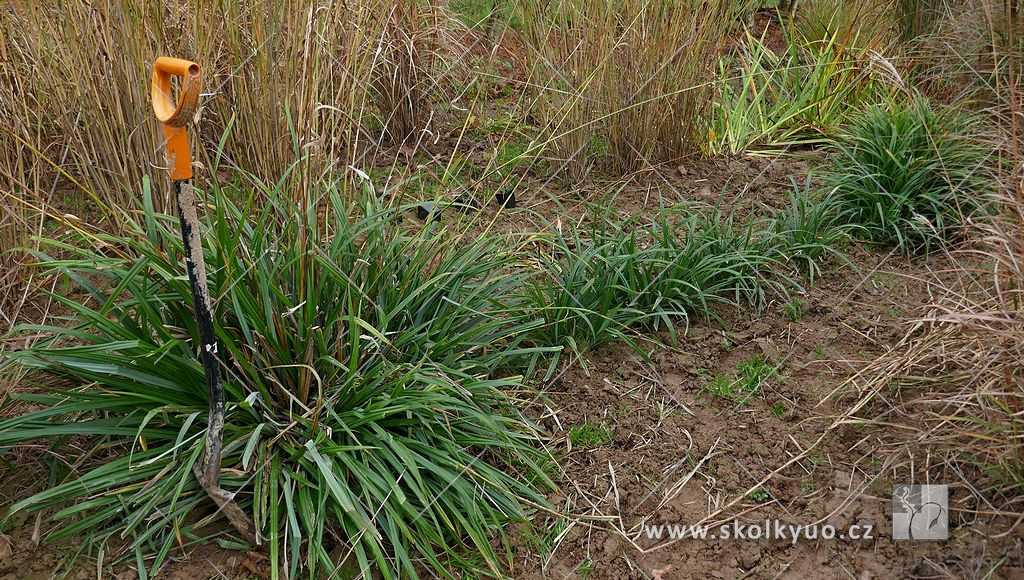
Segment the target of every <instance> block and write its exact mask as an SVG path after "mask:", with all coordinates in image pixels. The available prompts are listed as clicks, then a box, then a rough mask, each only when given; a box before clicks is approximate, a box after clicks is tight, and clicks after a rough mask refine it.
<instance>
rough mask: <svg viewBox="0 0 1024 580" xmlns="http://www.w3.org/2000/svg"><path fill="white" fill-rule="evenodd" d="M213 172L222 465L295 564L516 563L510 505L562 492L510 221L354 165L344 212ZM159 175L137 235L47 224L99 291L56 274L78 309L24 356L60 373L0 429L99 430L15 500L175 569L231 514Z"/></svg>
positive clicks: (287, 562) (79, 273)
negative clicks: (451, 213)
mask: <svg viewBox="0 0 1024 580" xmlns="http://www.w3.org/2000/svg"><path fill="white" fill-rule="evenodd" d="M254 195H258V194H254ZM209 196H210V197H209V201H210V207H209V208H208V213H207V218H206V222H205V227H204V229H205V233H206V235H204V236H203V241H204V246H205V252H206V256H207V270H208V273H209V279H210V289H211V296H212V298H213V303H214V325H215V331H216V334H217V337H218V338H219V350H218V352H217V356H218V358H219V361H220V363H221V365H222V371H223V375H224V377H225V390H226V396H227V405H226V427H225V432H224V457H223V466H224V470H223V476H222V481H221V485H222V487H224V488H225V489H227V490H229V491H231V492H233V493H235V494H236V495H235V501H236V502H237V503H238V505H240V506H241V507H242V508H243V509H244V510H246V513H247V514H248V515H249V516H250V517H251V518H252V521H253V523H254V526H255V528H256V529H257V530H258V531H259V537H260V541H261V543H262V544H263V545H264V546H265V549H266V550H267V552H268V554H269V558H270V568H271V571H272V573H273V574H274V575H275V576H277V575H283V576H287V577H295V576H296V575H297V574H298V573H299V571H300V570H304V571H305V572H303V573H304V574H305V573H308V574H312V575H317V574H322V575H333V574H335V573H337V571H338V570H339V569H341V568H344V569H345V570H349V571H353V573H354V574H355V573H359V572H361V573H362V574H364V575H371V574H372V575H380V576H382V577H386V578H394V577H411V576H416V575H417V573H418V571H422V570H423V569H429V570H434V571H435V572H436V573H438V574H441V575H447V574H449V573H450V572H449V571H450V570H452V569H459V568H473V569H476V568H479V567H480V566H483V567H485V568H486V569H488V570H489V571H490V573H493V574H496V575H500V573H501V572H500V570H502V569H503V555H502V548H501V546H502V545H504V535H503V533H502V530H503V529H504V526H505V524H506V523H507V522H508V521H509V520H510V519H522V518H524V517H525V516H526V515H527V512H528V511H529V510H531V509H532V508H534V507H541V506H544V505H546V504H545V501H544V499H543V497H542V496H541V495H540V494H539V493H538V492H537V491H535V490H534V489H533V488H532V487H531V486H530V485H528V484H527V483H525V482H526V481H533V482H536V483H537V484H539V485H542V486H543V485H548V484H550V480H549V479H548V478H547V477H546V476H545V475H544V473H543V471H542V470H541V469H539V468H538V461H540V460H542V459H543V458H544V457H545V456H544V454H543V453H541V452H539V451H538V450H537V447H535V444H536V443H537V438H538V432H537V430H536V427H535V426H534V425H533V424H531V423H530V422H529V421H527V420H526V419H524V418H523V417H522V415H521V414H519V413H518V412H517V411H516V410H515V409H514V408H513V407H512V405H511V403H510V400H509V398H508V396H507V395H506V392H508V391H517V390H522V389H523V388H524V387H523V384H522V383H521V377H517V376H509V373H508V371H507V369H510V368H515V366H516V365H517V364H518V362H517V361H518V359H519V358H520V357H525V356H528V355H530V354H531V352H530V350H529V349H526V348H522V347H521V344H520V343H521V341H522V336H523V335H524V334H525V333H526V332H527V331H529V330H530V328H531V323H529V322H527V321H526V319H525V317H524V316H523V315H521V314H520V312H521V309H518V308H515V307H512V306H511V305H510V304H509V302H508V300H509V297H510V296H512V295H513V291H514V290H515V289H517V288H518V287H519V286H520V285H521V283H522V279H521V278H522V277H521V275H519V274H515V273H510V270H509V269H508V268H506V266H507V264H508V260H509V253H508V252H509V251H508V249H507V248H506V247H505V244H503V243H501V241H500V240H498V239H496V238H490V237H481V238H478V239H476V240H475V241H465V240H461V241H458V242H456V241H452V242H444V241H441V240H438V239H435V238H432V237H430V236H428V235H427V234H425V233H423V232H418V231H411V230H408V229H407V228H406V229H403V227H402V226H400V225H399V220H398V219H397V216H398V213H397V210H381V209H378V208H377V207H376V205H375V202H370V201H362V202H360V203H359V204H357V205H352V204H347V203H345V202H344V201H343V200H342V199H341V195H340V194H339V192H338V191H337V189H333V188H330V189H328V191H327V192H326V199H327V200H328V201H330V205H329V207H330V208H332V209H330V210H328V211H327V213H326V214H324V213H323V211H324V210H323V209H322V206H321V208H320V209H319V210H318V209H317V208H316V207H314V206H309V207H298V206H296V205H294V204H293V203H292V202H291V201H287V200H286V199H285V196H282V195H280V193H279V192H269V193H268V194H267V197H266V199H263V200H260V204H258V206H259V207H262V209H259V210H255V209H253V207H256V206H257V204H254V203H253V202H254V199H252V198H249V199H242V200H240V201H238V202H237V203H236V202H234V201H232V199H231V197H230V196H228V195H226V194H225V192H224V191H223V190H221V189H220V188H218V187H216V185H214V186H213V189H212V191H210V193H209ZM368 198H370V199H372V196H368ZM143 199H144V200H145V203H144V204H143V206H142V207H140V208H139V209H138V217H139V223H138V225H135V226H133V227H132V229H131V230H130V231H128V232H126V233H125V234H123V235H114V234H97V235H95V236H94V237H92V236H91V237H89V238H88V239H85V238H80V237H76V236H73V237H72V239H70V240H42V242H41V248H42V249H41V250H40V251H39V252H38V254H37V255H38V259H39V262H40V264H41V266H42V267H44V268H46V269H47V270H49V271H51V272H53V273H55V274H60V275H63V276H67V277H68V278H70V280H72V281H73V282H74V284H75V285H76V286H77V287H78V288H79V289H81V290H82V291H83V292H84V296H83V297H80V298H75V299H71V298H67V297H64V296H60V295H54V296H53V300H55V301H57V302H59V303H60V304H61V305H62V306H63V308H65V309H66V310H67V312H68V313H69V316H68V319H67V320H65V321H63V322H62V323H60V324H56V325H54V326H47V327H45V328H38V327H34V326H33V327H22V328H21V330H23V331H29V330H31V331H32V332H38V331H40V330H42V331H45V332H48V333H51V335H52V338H51V339H49V340H46V341H43V342H40V343H38V345H37V346H35V347H34V348H29V349H27V350H22V351H17V352H12V353H10V355H9V358H8V360H7V361H5V363H4V366H6V365H20V366H21V367H23V368H24V369H26V370H28V371H29V372H30V373H31V377H33V378H34V379H35V382H36V383H37V384H38V386H39V387H41V389H40V390H39V391H35V392H25V393H21V394H18V395H16V396H17V397H19V398H22V399H25V400H27V401H29V402H31V403H32V405H31V408H32V409H35V410H30V411H28V412H25V413H24V414H22V415H20V416H16V417H12V418H9V419H7V420H4V421H3V422H0V448H2V447H6V446H11V445H19V444H22V443H25V442H29V441H38V440H43V441H49V442H50V443H51V444H52V445H53V448H54V450H59V449H60V448H61V447H62V446H64V445H66V444H67V442H68V441H67V437H68V436H69V435H72V434H73V435H75V437H76V439H77V440H79V441H81V440H83V438H84V441H86V442H87V443H86V445H85V448H86V449H88V450H89V451H88V452H87V453H86V456H85V457H82V458H81V459H80V460H79V461H77V462H76V464H75V465H76V467H75V469H74V470H73V472H72V473H71V474H70V475H69V476H68V477H67V479H65V480H63V481H59V482H57V483H56V484H55V485H52V486H49V487H47V488H46V489H43V490H42V491H39V492H38V493H36V494H34V495H32V496H31V497H28V498H25V499H22V500H21V501H19V502H17V503H16V504H15V505H14V506H13V508H12V510H13V511H20V510H29V511H33V512H42V511H46V510H53V511H52V516H51V519H52V520H53V521H54V522H56V525H57V527H56V531H55V532H54V533H52V534H51V538H61V537H67V536H72V535H75V534H79V535H80V537H81V539H82V540H84V541H85V542H86V543H87V544H88V545H91V546H97V545H104V546H105V549H106V550H107V552H106V553H107V555H108V557H109V556H110V555H111V554H112V553H113V552H114V551H115V550H118V549H122V550H124V551H122V552H118V554H119V555H121V556H128V555H132V554H134V555H135V556H136V557H137V561H138V562H139V563H140V565H142V566H144V567H145V568H148V569H149V571H150V573H156V572H157V571H159V570H160V568H161V566H163V565H164V564H165V563H166V561H167V556H168V553H169V551H170V550H171V549H172V548H174V547H175V546H177V545H179V544H180V543H193V542H198V541H208V540H210V539H215V538H217V537H218V536H219V535H221V534H227V533H229V532H226V531H218V530H223V528H224V526H220V527H211V526H208V525H207V524H212V523H216V522H217V520H218V519H220V518H221V515H220V514H219V513H217V512H215V511H214V510H213V509H212V507H213V506H212V505H211V503H210V502H209V500H208V498H207V497H206V495H205V494H204V493H203V492H202V490H201V489H200V487H199V485H198V484H197V482H196V480H195V477H194V475H193V473H192V469H193V466H195V465H196V462H197V461H199V459H200V456H201V451H202V447H203V440H204V437H205V431H206V425H205V423H206V408H207V396H206V386H205V382H204V378H203V369H202V367H201V366H200V364H199V362H198V360H197V356H196V355H197V352H196V350H197V344H198V331H197V328H196V322H195V319H194V317H193V313H192V297H191V290H190V287H189V283H188V281H187V279H186V277H185V275H184V269H183V265H182V260H183V251H182V244H181V241H180V239H179V237H178V229H177V228H178V224H177V221H176V219H173V218H171V217H169V216H166V215H162V214H160V213H158V212H156V211H154V209H153V204H152V196H151V192H150V191H149V189H148V188H147V189H146V190H145V195H144V196H143ZM235 199H237V194H235ZM360 199H363V198H360ZM48 252H52V253H48ZM57 253H59V254H60V255H61V257H60V258H57V257H55V256H56V255H57ZM499 368H500V369H506V370H504V371H501V372H498V369H499ZM121 537H124V538H127V539H128V541H127V544H121V543H120V542H108V540H113V539H115V538H121ZM122 546H123V547H122ZM119 547H120V548H119Z"/></svg>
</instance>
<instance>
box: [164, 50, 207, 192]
mask: <svg viewBox="0 0 1024 580" xmlns="http://www.w3.org/2000/svg"><path fill="white" fill-rule="evenodd" d="M201 73H202V70H201V69H200V68H199V65H198V64H196V63H194V62H191V61H187V60H182V59H180V58H171V57H169V56H161V57H160V58H158V59H156V64H154V65H153V82H152V88H153V91H152V95H153V112H154V113H155V114H156V118H157V120H158V121H160V122H161V123H162V124H163V126H164V152H165V154H166V156H167V166H168V168H169V170H170V172H171V179H172V180H174V181H181V180H184V179H191V178H192V156H191V153H190V152H189V147H188V136H187V135H186V134H185V125H187V124H188V122H189V121H191V120H192V117H193V115H195V112H196V107H197V106H198V105H199V88H200V86H201V76H200V75H201ZM171 76H180V77H182V85H181V94H180V95H179V96H178V102H177V103H175V102H174V101H173V100H171Z"/></svg>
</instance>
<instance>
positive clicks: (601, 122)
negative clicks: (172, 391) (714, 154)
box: [521, 0, 744, 177]
mask: <svg viewBox="0 0 1024 580" xmlns="http://www.w3.org/2000/svg"><path fill="white" fill-rule="evenodd" d="M743 4H744V3H743V2H737V1H733V0H712V1H710V2H705V1H698V0H683V1H680V2H658V1H652V0H625V1H612V0H599V1H597V2H590V1H583V0H555V1H553V2H542V1H538V0H528V1H525V2H523V3H522V11H523V14H522V17H521V20H522V22H523V23H524V25H525V30H524V36H525V39H526V41H527V45H528V46H527V52H528V55H527V56H528V60H529V62H530V65H531V80H532V82H533V83H535V84H536V86H537V87H538V89H539V90H538V95H537V98H536V101H535V102H534V112H535V115H537V117H538V118H539V119H540V121H541V124H542V126H543V129H544V131H545V133H546V135H547V139H548V144H549V145H550V147H551V150H552V151H553V152H554V154H555V155H556V156H558V157H560V158H562V159H566V160H569V159H571V160H572V161H570V162H569V163H568V164H567V165H566V171H567V173H568V175H569V176H570V177H579V176H582V175H583V174H585V173H586V171H587V169H588V168H589V164H590V163H591V162H592V159H593V158H594V157H595V154H596V155H600V154H601V153H602V152H603V150H604V149H607V150H608V152H609V153H610V154H611V160H612V161H613V164H614V167H615V169H617V170H618V171H622V172H626V171H633V170H636V169H639V168H641V167H643V166H644V165H645V164H646V163H648V162H650V163H656V162H660V161H665V160H670V159H676V158H680V157H684V156H687V155H691V154H695V153H697V152H698V150H699V147H698V143H697V132H698V131H697V126H698V124H699V121H700V118H701V117H702V116H703V114H704V112H705V110H706V107H707V104H708V92H709V81H710V77H711V75H712V73H713V71H714V66H715V64H716V63H715V59H714V57H713V55H715V54H717V53H718V51H719V49H720V47H721V45H722V44H723V42H724V41H725V39H726V36H727V35H728V33H729V32H730V31H731V30H733V27H734V25H735V24H736V22H737V18H738V16H739V15H740V13H741V12H742V10H741V8H742V5H743Z"/></svg>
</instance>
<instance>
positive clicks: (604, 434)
mask: <svg viewBox="0 0 1024 580" xmlns="http://www.w3.org/2000/svg"><path fill="white" fill-rule="evenodd" d="M611 440H612V432H611V431H610V430H609V429H608V428H607V427H605V426H604V425H599V424H597V423H591V422H590V421H587V422H586V423H583V424H582V425H576V426H575V427H573V428H571V429H569V442H570V443H571V444H572V446H573V447H580V448H584V449H593V448H596V447H602V446H604V445H607V444H608V443H609V442H610V441H611Z"/></svg>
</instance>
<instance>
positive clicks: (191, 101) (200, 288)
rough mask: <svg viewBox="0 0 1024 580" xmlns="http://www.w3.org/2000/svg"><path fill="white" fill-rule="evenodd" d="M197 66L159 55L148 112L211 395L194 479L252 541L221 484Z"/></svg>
mask: <svg viewBox="0 0 1024 580" xmlns="http://www.w3.org/2000/svg"><path fill="white" fill-rule="evenodd" d="M200 75H201V70H200V68H199V65H198V64H196V63H194V62H190V61H187V60H182V59H180V58H170V57H166V56H162V57H160V58H158V59H157V60H156V64H155V65H154V67H153V82H152V85H153V87H152V93H153V97H152V98H153V112H154V113H156V118H157V119H158V120H159V121H160V123H161V124H162V125H163V132H164V152H165V154H166V157H167V167H168V171H169V172H170V175H171V182H172V183H173V184H174V194H175V198H176V201H177V205H178V217H179V218H180V220H181V240H182V242H184V245H185V266H186V269H187V270H188V281H189V284H191V285H192V301H193V304H194V306H195V316H196V325H197V326H198V327H199V340H200V342H201V345H200V358H201V359H202V363H203V369H204V371H205V373H206V387H207V391H208V393H209V400H210V419H209V427H208V430H207V433H206V450H205V454H204V457H203V465H202V466H199V465H197V466H195V467H194V470H195V474H196V478H197V479H198V480H199V484H200V485H201V486H202V487H203V490H204V491H206V493H207V494H209V496H210V497H211V498H212V499H213V501H214V502H215V503H216V504H217V506H219V508H220V509H221V510H222V511H223V512H224V514H225V515H226V516H227V517H228V520H229V521H230V522H231V525H232V526H234V527H235V529H237V530H238V531H239V533H241V534H242V535H243V536H244V537H245V539H246V540H248V541H250V542H252V543H254V544H255V543H256V534H255V531H254V526H253V523H252V520H250V519H249V518H247V517H246V516H245V512H243V511H242V509H241V508H240V507H238V504H236V503H235V501H234V496H233V494H231V493H229V492H228V491H226V490H224V489H221V487H220V467H221V451H222V449H221V447H222V445H223V437H224V385H223V383H222V382H221V376H220V367H219V363H218V361H217V337H216V336H215V335H214V332H213V315H212V314H211V312H210V290H209V287H208V286H207V283H206V265H205V262H204V260H203V246H202V243H201V242H200V240H199V218H198V215H197V213H196V196H195V192H194V191H193V190H192V181H191V179H192V158H191V155H190V152H189V146H188V136H187V135H186V133H185V126H186V125H187V124H188V123H189V121H191V120H192V117H193V115H194V114H195V111H196V107H197V104H198V102H199V87H200V78H201V77H200ZM172 76H178V77H181V85H180V90H179V91H178V92H179V94H178V98H177V100H176V101H175V99H173V98H172V96H171V77H172Z"/></svg>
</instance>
